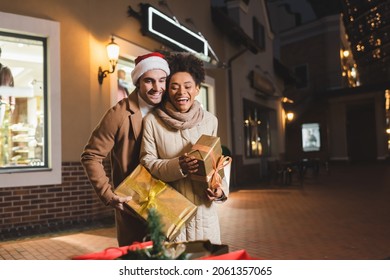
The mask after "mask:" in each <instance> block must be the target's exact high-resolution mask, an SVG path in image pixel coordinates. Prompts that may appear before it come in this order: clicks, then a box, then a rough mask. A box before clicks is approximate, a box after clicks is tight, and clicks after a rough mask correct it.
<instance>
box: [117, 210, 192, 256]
mask: <svg viewBox="0 0 390 280" xmlns="http://www.w3.org/2000/svg"><path fill="white" fill-rule="evenodd" d="M147 222H148V231H149V235H150V239H151V240H152V242H153V247H152V248H149V249H137V250H134V251H133V250H129V251H128V252H127V254H126V255H123V256H122V257H121V258H120V259H123V260H185V259H187V254H186V253H185V252H184V249H185V248H184V247H179V246H177V247H176V248H171V249H167V248H166V247H165V246H164V244H165V241H166V238H165V236H164V234H163V232H162V228H163V227H162V224H161V217H160V214H159V213H158V212H157V210H156V209H155V208H150V209H149V213H148V219H147ZM182 246H184V245H182Z"/></svg>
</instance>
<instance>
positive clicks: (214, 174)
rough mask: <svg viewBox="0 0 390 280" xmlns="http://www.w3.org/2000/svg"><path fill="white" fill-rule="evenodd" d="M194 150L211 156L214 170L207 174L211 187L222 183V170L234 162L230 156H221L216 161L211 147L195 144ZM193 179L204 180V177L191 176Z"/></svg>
mask: <svg viewBox="0 0 390 280" xmlns="http://www.w3.org/2000/svg"><path fill="white" fill-rule="evenodd" d="M192 149H193V150H199V151H201V152H205V153H207V154H210V156H211V161H212V168H213V169H212V170H211V171H210V172H209V174H207V176H206V180H207V182H210V187H213V186H215V185H216V184H221V183H222V177H221V175H220V174H219V171H220V170H222V169H223V168H224V167H225V166H227V165H228V164H230V163H231V162H232V158H231V157H229V156H223V155H222V156H220V157H219V158H218V160H216V159H215V154H214V151H213V149H212V148H211V147H209V146H206V145H201V144H195V145H194V146H193V147H192ZM191 177H193V178H195V179H199V178H203V176H199V175H191Z"/></svg>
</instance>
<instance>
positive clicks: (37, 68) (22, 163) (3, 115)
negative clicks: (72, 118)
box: [0, 32, 48, 170]
mask: <svg viewBox="0 0 390 280" xmlns="http://www.w3.org/2000/svg"><path fill="white" fill-rule="evenodd" d="M0 48H1V57H0V63H1V64H2V65H1V67H0V127H1V129H0V170H4V169H10V168H11V169H19V168H21V169H22V168H24V167H29V168H30V167H45V168H47V167H48V157H47V145H46V144H45V142H46V139H47V135H46V131H47V129H46V125H47V112H46V110H45V108H47V105H46V103H47V90H46V88H47V86H46V83H45V82H46V80H47V78H46V77H45V71H44V65H45V61H44V60H45V56H44V53H45V52H46V39H45V38H40V37H34V36H25V35H19V34H13V33H6V32H0Z"/></svg>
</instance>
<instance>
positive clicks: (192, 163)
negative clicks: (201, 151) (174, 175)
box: [179, 153, 199, 174]
mask: <svg viewBox="0 0 390 280" xmlns="http://www.w3.org/2000/svg"><path fill="white" fill-rule="evenodd" d="M179 165H180V168H181V170H182V172H183V173H184V174H188V173H195V172H197V171H198V168H199V164H198V160H197V159H196V158H195V157H194V156H188V154H187V153H185V154H184V155H182V156H180V157H179Z"/></svg>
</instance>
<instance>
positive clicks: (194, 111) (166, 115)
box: [156, 100, 204, 130]
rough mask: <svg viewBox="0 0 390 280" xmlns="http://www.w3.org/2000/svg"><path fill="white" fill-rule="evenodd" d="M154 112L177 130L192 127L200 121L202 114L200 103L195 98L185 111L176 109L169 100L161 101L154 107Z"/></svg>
mask: <svg viewBox="0 0 390 280" xmlns="http://www.w3.org/2000/svg"><path fill="white" fill-rule="evenodd" d="M156 113H157V115H158V116H159V117H160V118H161V119H162V120H163V121H164V122H165V123H166V124H167V125H169V126H170V127H172V128H175V129H178V130H181V129H189V128H192V127H194V126H195V125H197V124H198V123H200V122H201V121H202V119H203V115H204V112H203V109H202V107H201V105H200V103H199V102H198V101H196V100H195V101H194V103H193V104H192V106H191V108H190V109H189V110H188V111H187V112H185V113H181V112H179V111H177V109H176V108H175V106H173V105H172V103H171V102H169V101H165V102H163V103H161V105H160V106H158V107H157V108H156Z"/></svg>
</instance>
